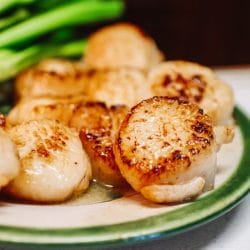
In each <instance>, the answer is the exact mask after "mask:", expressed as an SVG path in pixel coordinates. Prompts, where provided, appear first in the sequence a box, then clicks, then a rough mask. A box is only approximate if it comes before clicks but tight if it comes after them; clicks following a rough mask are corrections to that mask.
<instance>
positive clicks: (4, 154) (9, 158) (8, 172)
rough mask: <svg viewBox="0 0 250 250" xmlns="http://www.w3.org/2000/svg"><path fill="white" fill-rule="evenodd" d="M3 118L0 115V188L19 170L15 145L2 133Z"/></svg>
mask: <svg viewBox="0 0 250 250" xmlns="http://www.w3.org/2000/svg"><path fill="white" fill-rule="evenodd" d="M4 126H5V118H4V116H3V115H2V114H1V113H0V156H1V157H0V188H1V187H3V186H5V185H7V184H8V183H9V182H10V181H11V180H12V179H14V178H15V177H16V176H17V175H18V173H19V169H20V163H19V159H18V154H17V149H16V145H15V144H14V143H13V142H12V141H11V139H10V137H9V136H8V134H7V133H6V132H5V131H4Z"/></svg>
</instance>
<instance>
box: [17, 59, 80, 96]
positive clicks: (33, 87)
mask: <svg viewBox="0 0 250 250" xmlns="http://www.w3.org/2000/svg"><path fill="white" fill-rule="evenodd" d="M77 65H78V64H77V63H73V62H71V61H68V60H63V59H46V60H44V61H42V62H40V63H39V64H38V65H36V66H34V67H33V68H30V69H27V70H25V71H24V72H22V73H21V74H19V75H18V76H17V79H16V85H15V87H16V96H17V98H18V99H21V98H37V97H52V98H58V97H70V96H74V95H79V94H84V86H83V82H82V79H81V76H82V72H81V70H80V69H79V67H78V66H77Z"/></svg>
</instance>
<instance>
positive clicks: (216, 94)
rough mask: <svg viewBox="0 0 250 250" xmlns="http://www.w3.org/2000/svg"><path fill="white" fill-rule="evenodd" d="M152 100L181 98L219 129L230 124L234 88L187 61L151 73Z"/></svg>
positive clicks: (164, 66) (156, 67) (173, 63)
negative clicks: (157, 97) (157, 96)
mask: <svg viewBox="0 0 250 250" xmlns="http://www.w3.org/2000/svg"><path fill="white" fill-rule="evenodd" d="M148 82H149V87H150V91H151V96H156V95H159V96H168V97H178V98H181V99H182V100H185V101H191V102H195V103H197V104H198V105H200V107H201V108H202V109H204V111H205V112H206V113H207V114H208V115H210V116H211V117H212V118H213V122H214V124H216V125H224V124H227V123H229V122H231V117H232V111H233V107H234V98H233V93H232V90H231V88H230V87H229V86H228V85H227V84H226V83H225V82H223V81H222V80H221V79H219V78H218V77H217V76H216V75H215V73H214V72H213V71H212V70H211V69H209V68H207V67H204V66H201V65H199V64H196V63H191V62H185V61H168V62H163V63H161V64H159V65H157V66H155V67H154V68H153V69H152V70H151V71H150V73H149V79H148Z"/></svg>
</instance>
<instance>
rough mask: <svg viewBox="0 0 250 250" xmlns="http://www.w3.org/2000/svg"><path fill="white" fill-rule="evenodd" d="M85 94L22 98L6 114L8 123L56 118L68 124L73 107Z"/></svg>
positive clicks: (15, 123)
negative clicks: (67, 96)
mask: <svg viewBox="0 0 250 250" xmlns="http://www.w3.org/2000/svg"><path fill="white" fill-rule="evenodd" d="M85 100H86V98H85V96H82V95H78V96H75V97H72V98H45V97H44V98H35V99H23V100H21V101H20V102H18V103H17V104H16V105H15V106H14V107H13V109H12V110H11V111H10V113H9V114H8V116H7V123H8V125H12V126H14V125H17V124H21V123H23V122H27V121H32V120H41V119H44V118H47V119H52V120H58V121H60V122H62V123H64V124H68V122H69V120H70V118H71V116H72V114H73V110H74V108H75V107H76V106H77V104H78V103H81V102H84V101H85Z"/></svg>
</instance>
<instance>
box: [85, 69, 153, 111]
mask: <svg viewBox="0 0 250 250" xmlns="http://www.w3.org/2000/svg"><path fill="white" fill-rule="evenodd" d="M84 81H85V86H87V87H86V92H85V94H86V96H87V98H88V99H90V100H93V101H101V102H105V103H106V104H107V105H117V104H125V105H128V106H131V107H132V106H134V105H135V104H137V103H138V102H139V101H141V100H143V99H145V97H150V92H149V88H148V85H147V84H146V77H145V75H144V74H143V73H142V72H141V71H138V70H135V69H125V68H124V69H117V70H98V71H94V70H92V71H89V73H88V74H85V80H84Z"/></svg>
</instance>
